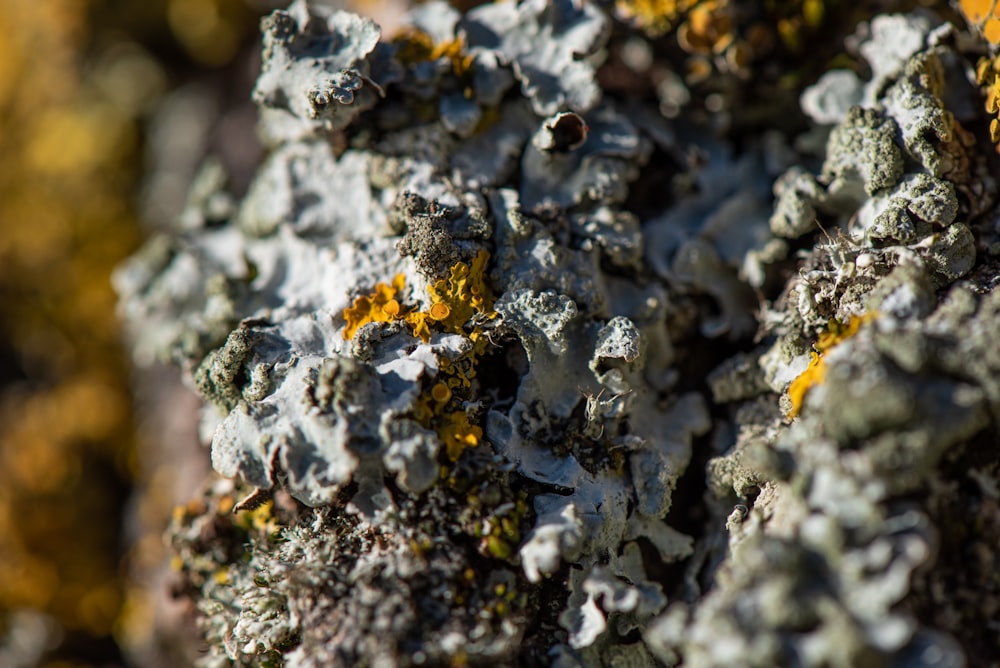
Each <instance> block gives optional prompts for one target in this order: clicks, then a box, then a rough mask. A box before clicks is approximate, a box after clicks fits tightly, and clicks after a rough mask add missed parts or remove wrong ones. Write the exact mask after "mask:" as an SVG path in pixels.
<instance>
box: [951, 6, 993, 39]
mask: <svg viewBox="0 0 1000 668" xmlns="http://www.w3.org/2000/svg"><path fill="white" fill-rule="evenodd" d="M958 5H959V8H960V9H961V10H962V14H963V15H964V16H965V19H966V20H967V21H968V22H969V23H970V24H971V25H972V26H974V27H975V28H976V29H977V30H978V31H979V32H980V33H981V34H982V36H983V37H985V38H986V41H988V42H989V43H990V44H1000V1H998V0H959V3H958Z"/></svg>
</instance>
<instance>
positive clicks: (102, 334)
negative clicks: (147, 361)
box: [0, 0, 276, 668]
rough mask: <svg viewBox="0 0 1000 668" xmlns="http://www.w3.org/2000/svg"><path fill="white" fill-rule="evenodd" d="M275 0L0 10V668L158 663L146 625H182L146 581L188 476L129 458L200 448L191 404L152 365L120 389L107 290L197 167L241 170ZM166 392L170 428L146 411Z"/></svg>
mask: <svg viewBox="0 0 1000 668" xmlns="http://www.w3.org/2000/svg"><path fill="white" fill-rule="evenodd" d="M273 4H276V3H268V2H258V1H254V0H143V1H142V2H134V1H132V0H3V2H0V34H2V37H0V156H2V158H0V666H4V668H15V667H19V666H118V665H156V664H157V663H160V664H161V665H169V664H170V660H169V658H164V657H169V647H168V646H169V645H170V638H169V631H167V632H166V635H165V634H164V633H159V632H158V633H154V632H153V629H154V628H157V627H162V628H166V629H169V628H170V625H169V623H168V622H170V619H163V616H164V615H169V614H174V618H175V620H180V619H183V615H180V614H178V612H177V611H174V612H173V613H171V611H169V610H161V609H158V608H157V605H161V606H162V604H158V603H156V602H155V599H154V598H153V597H151V595H150V594H149V591H150V589H149V587H148V585H151V584H153V585H157V584H159V581H160V579H162V578H163V577H165V576H164V575H163V574H162V573H161V571H162V570H163V567H162V566H161V564H163V563H164V561H165V559H164V549H163V547H162V542H161V538H160V534H161V533H162V530H163V527H164V526H165V524H166V522H167V519H168V518H169V514H170V508H171V507H172V505H173V504H175V503H177V502H178V500H179V499H183V498H185V496H187V495H189V493H190V491H191V489H193V487H194V486H195V485H197V484H198V482H200V480H198V479H197V478H192V475H188V479H186V480H185V478H184V474H185V473H186V471H185V470H184V469H183V466H184V465H183V463H181V464H177V463H174V464H173V465H171V466H163V464H164V461H165V459H166V458H167V457H168V455H157V456H158V457H160V461H149V458H148V457H145V455H143V456H139V452H140V449H139V448H138V445H139V444H140V443H142V442H144V441H145V440H149V439H154V438H155V439H157V440H159V441H161V442H163V441H173V442H174V443H175V444H176V445H177V447H180V448H183V447H198V446H197V445H193V444H194V427H193V424H194V419H195V417H194V411H195V406H196V404H195V403H194V402H192V401H191V400H190V398H188V397H187V395H186V394H185V393H184V391H183V390H181V389H180V388H179V385H178V384H177V381H176V378H175V376H174V375H173V374H171V373H169V372H167V371H165V370H161V371H159V372H157V371H155V370H154V371H153V377H155V376H156V374H157V373H160V374H161V380H163V381H164V382H162V383H157V382H150V381H149V380H148V379H146V380H143V381H142V382H139V383H137V384H135V385H134V386H133V383H132V381H131V380H130V376H129V374H130V372H129V365H128V360H127V358H126V354H125V352H124V349H123V346H122V343H121V341H120V334H119V324H118V321H117V319H116V316H115V296H114V294H113V292H112V290H111V286H110V282H109V276H110V273H111V271H112V269H113V268H114V266H115V265H116V264H117V263H118V262H120V261H121V260H123V259H124V258H125V257H126V256H128V255H129V254H130V253H131V252H132V251H134V250H135V249H136V248H137V247H138V245H139V243H140V241H141V239H142V238H143V237H144V236H146V235H148V234H149V231H150V228H151V227H156V226H158V225H165V224H167V223H168V222H169V221H170V220H171V219H172V218H173V217H174V216H175V215H176V214H177V213H178V212H179V211H180V209H181V208H182V207H183V204H184V201H185V191H186V189H187V185H188V183H189V181H190V179H191V176H192V175H193V173H194V170H195V169H196V168H197V166H198V164H199V163H200V161H201V160H202V158H203V157H204V156H205V155H206V154H207V153H210V152H211V153H215V154H216V155H218V156H220V157H221V158H222V159H223V160H225V161H226V162H229V163H232V164H233V165H239V167H240V169H238V170H234V171H233V172H232V173H233V174H234V175H236V178H237V179H238V178H239V177H240V175H243V176H244V178H245V177H246V175H247V174H248V172H249V170H251V169H252V168H253V166H254V164H255V163H256V160H257V157H256V156H257V153H258V152H259V148H258V147H257V146H256V145H255V144H254V142H253V139H252V138H253V137H254V132H253V127H252V125H253V123H254V111H253V108H252V107H251V105H250V104H249V95H250V88H251V85H252V82H253V78H254V76H255V70H256V67H257V65H256V60H255V59H256V57H257V56H256V54H257V50H258V39H257V24H258V21H259V18H260V16H261V15H262V14H264V13H266V12H267V11H269V10H270V9H271V8H273ZM240 170H242V171H240ZM150 173H154V174H155V177H151V178H146V177H144V175H145V174H150ZM140 219H142V220H143V224H142V226H140V224H139V222H138V221H139V220H140ZM133 389H136V390H137V392H136V393H133ZM171 392H173V393H176V399H177V402H176V406H175V408H174V411H173V412H174V413H176V415H175V416H173V417H169V418H164V417H162V416H157V415H156V414H153V413H152V412H151V411H148V410H144V408H143V406H142V404H143V402H146V403H152V402H156V401H158V400H160V399H162V398H163V397H164V395H165V394H166V393H171ZM185 413H187V415H188V417H187V418H186V419H179V420H178V419H177V417H178V416H183V415H184V414H185ZM152 451H153V450H151V449H150V450H144V452H146V453H149V452H152ZM202 460H204V457H197V458H196V459H195V462H196V464H195V466H199V467H200V466H204V464H203V463H201V461H202ZM190 473H191V474H193V473H194V472H190ZM185 488H187V489H185ZM181 612H182V611H181ZM161 622H163V623H162V624H161ZM165 646H167V647H165ZM177 665H179V664H177Z"/></svg>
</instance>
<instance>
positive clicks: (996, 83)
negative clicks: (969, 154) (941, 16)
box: [976, 56, 1000, 151]
mask: <svg viewBox="0 0 1000 668" xmlns="http://www.w3.org/2000/svg"><path fill="white" fill-rule="evenodd" d="M976 79H977V81H978V82H979V86H980V88H981V89H982V91H983V95H984V96H985V97H986V104H985V107H986V113H988V114H989V115H990V116H992V117H993V119H992V120H991V121H990V141H992V142H993V143H994V144H998V143H1000V120H998V119H997V114H998V112H1000V56H996V57H994V58H980V59H979V64H978V65H977V67H976ZM997 150H998V151H1000V147H998V149H997Z"/></svg>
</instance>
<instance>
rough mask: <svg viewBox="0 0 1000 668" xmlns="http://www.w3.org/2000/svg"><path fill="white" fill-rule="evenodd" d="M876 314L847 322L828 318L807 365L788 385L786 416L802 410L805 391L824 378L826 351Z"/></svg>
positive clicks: (841, 341) (854, 317) (796, 413)
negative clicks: (788, 405)
mask: <svg viewBox="0 0 1000 668" xmlns="http://www.w3.org/2000/svg"><path fill="white" fill-rule="evenodd" d="M876 315H877V314H876V313H866V314H865V315H861V316H857V315H854V316H851V319H850V320H849V321H848V322H847V323H841V322H838V321H836V320H830V322H829V324H828V325H827V331H825V332H823V333H822V334H820V335H819V338H818V339H817V341H816V343H815V345H813V349H814V352H813V353H812V357H811V358H810V359H809V366H808V367H806V370H805V371H803V372H802V373H800V374H799V375H798V376H797V377H796V378H795V380H793V381H792V382H791V384H790V385H789V386H788V398H789V400H791V404H792V405H791V408H789V410H788V413H787V417H789V418H794V417H795V416H796V415H798V414H799V411H800V410H802V402H803V401H805V398H806V393H807V392H808V391H809V390H810V389H812V388H813V387H815V386H816V385H820V384H822V383H823V381H824V380H826V361H825V360H824V358H823V356H824V355H825V354H826V352H827V351H828V350H830V349H831V348H834V347H835V346H837V345H838V344H840V343H843V342H844V341H846V340H847V339H849V338H851V337H853V336H854V335H855V334H857V333H858V330H859V329H860V328H861V325H863V324H864V323H866V322H868V321H869V320H872V319H874V318H875V316H876Z"/></svg>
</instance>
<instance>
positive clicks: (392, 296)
mask: <svg viewBox="0 0 1000 668" xmlns="http://www.w3.org/2000/svg"><path fill="white" fill-rule="evenodd" d="M405 287H406V277H404V276H403V274H396V277H395V278H394V279H392V285H386V284H385V283H379V284H377V285H376V286H375V292H373V293H372V294H370V295H366V296H363V297H358V298H357V299H355V300H354V306H349V307H347V308H345V309H344V319H345V320H347V328H346V329H344V338H345V339H352V338H354V335H355V334H356V333H357V331H358V329H359V328H360V327H361V326H362V325H367V324H368V323H369V322H391V321H392V320H393V319H395V318H397V317H398V316H399V315H400V312H401V310H402V309H401V307H400V305H399V302H398V301H396V294H398V293H400V292H402V291H403V288H405Z"/></svg>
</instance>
